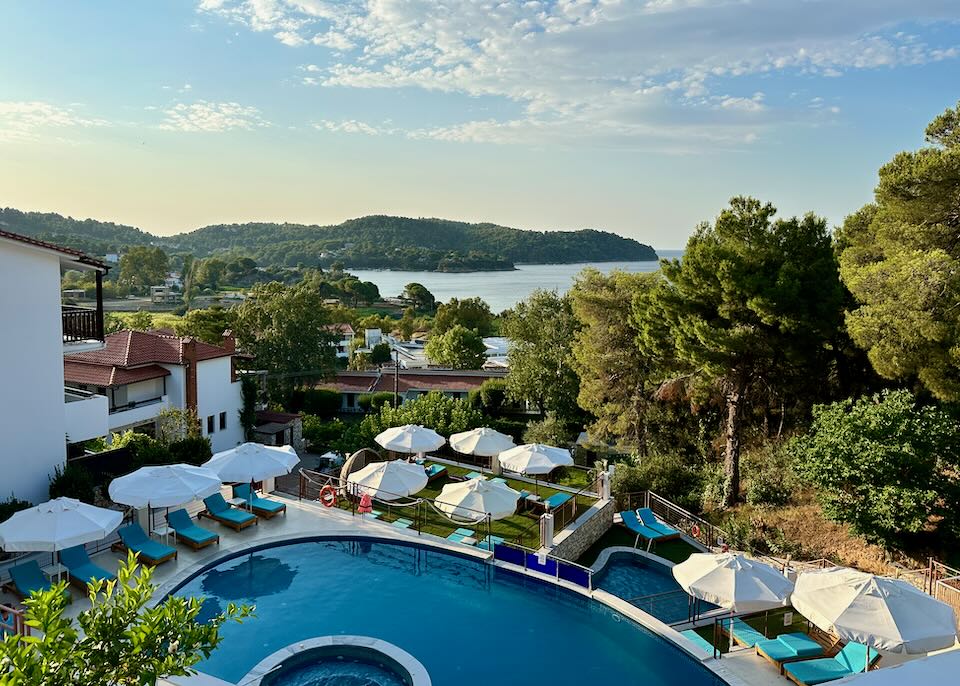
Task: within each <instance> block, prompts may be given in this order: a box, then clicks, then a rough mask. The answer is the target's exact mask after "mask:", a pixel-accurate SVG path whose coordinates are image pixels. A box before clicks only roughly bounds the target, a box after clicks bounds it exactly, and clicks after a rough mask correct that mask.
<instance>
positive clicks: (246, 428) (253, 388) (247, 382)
mask: <svg viewBox="0 0 960 686" xmlns="http://www.w3.org/2000/svg"><path fill="white" fill-rule="evenodd" d="M257 394H258V388H257V381H256V379H254V378H253V377H252V376H250V375H249V374H244V375H243V376H241V377H240V402H241V406H240V411H239V413H238V414H239V415H240V416H239V418H238V419H239V420H240V426H242V427H243V437H244V439H245V440H247V441H249V440H251V439H252V438H253V428H254V427H255V426H256V425H257Z"/></svg>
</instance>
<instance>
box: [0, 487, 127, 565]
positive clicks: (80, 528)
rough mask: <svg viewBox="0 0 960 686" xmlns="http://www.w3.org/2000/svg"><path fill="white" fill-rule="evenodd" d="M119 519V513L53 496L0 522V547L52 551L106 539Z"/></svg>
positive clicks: (9, 549)
mask: <svg viewBox="0 0 960 686" xmlns="http://www.w3.org/2000/svg"><path fill="white" fill-rule="evenodd" d="M122 521H123V513H122V512H117V511H116V510H108V509H106V508H103V507H95V506H93V505H88V504H86V503H82V502H80V501H79V500H74V499H73V498H55V499H53V500H50V501H47V502H45V503H40V504H39V505H36V506H35V507H31V508H28V509H26V510H21V511H20V512H17V513H15V514H14V515H13V516H12V517H10V519H8V520H7V521H5V522H3V523H2V524H0V548H3V549H4V550H6V551H7V552H11V553H12V552H30V551H40V552H50V553H54V552H57V551H58V550H63V549H64V548H70V547H72V546H75V545H81V544H83V543H89V542H90V541H98V540H100V539H101V538H106V537H107V536H109V535H110V534H111V533H113V531H114V530H115V529H116V528H117V527H118V526H120V523H121V522H122Z"/></svg>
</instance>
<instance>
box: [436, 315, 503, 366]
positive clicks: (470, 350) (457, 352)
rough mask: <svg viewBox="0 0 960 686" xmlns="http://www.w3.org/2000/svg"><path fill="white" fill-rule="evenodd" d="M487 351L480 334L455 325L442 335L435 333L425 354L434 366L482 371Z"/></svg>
mask: <svg viewBox="0 0 960 686" xmlns="http://www.w3.org/2000/svg"><path fill="white" fill-rule="evenodd" d="M486 350H487V346H485V345H484V343H483V339H482V338H481V337H480V335H479V334H477V333H476V332H475V331H472V330H471V329H467V328H465V327H463V326H461V325H460V324H455V325H454V326H453V327H452V328H450V329H447V330H446V331H445V332H443V333H441V334H436V333H434V334H433V335H432V336H431V337H430V340H429V341H427V346H426V348H425V349H424V352H425V353H426V354H427V358H428V359H429V360H430V361H431V362H433V363H434V364H438V365H441V366H444V367H451V368H453V369H480V368H481V367H482V366H483V363H484V362H486V360H487V355H486Z"/></svg>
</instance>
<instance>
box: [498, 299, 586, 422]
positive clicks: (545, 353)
mask: <svg viewBox="0 0 960 686" xmlns="http://www.w3.org/2000/svg"><path fill="white" fill-rule="evenodd" d="M579 328H580V324H579V322H578V321H577V318H576V317H575V316H574V314H573V308H572V306H571V301H570V298H569V296H567V295H558V294H557V293H556V291H543V290H537V291H534V292H533V293H532V294H531V295H530V296H529V297H528V298H527V299H526V300H524V301H523V302H521V303H519V304H518V305H517V306H516V307H515V308H514V310H513V311H512V312H511V313H510V314H509V315H508V316H507V318H506V320H505V321H504V323H503V333H504V335H505V336H507V337H508V338H510V339H511V340H512V343H513V345H512V347H511V348H510V354H509V360H510V375H509V376H508V377H507V389H508V394H509V396H510V398H511V400H514V401H517V402H524V401H526V402H530V403H532V404H533V405H535V406H536V407H537V408H538V409H539V410H540V412H541V414H543V413H546V412H547V411H550V412H553V413H554V414H556V416H557V417H558V418H559V419H561V420H563V421H569V420H570V419H572V418H574V417H576V416H577V415H578V414H579V408H578V407H577V394H578V393H579V390H580V378H579V377H578V376H577V372H576V370H575V369H574V362H573V353H572V344H573V340H574V337H575V336H576V334H577V331H578V330H579Z"/></svg>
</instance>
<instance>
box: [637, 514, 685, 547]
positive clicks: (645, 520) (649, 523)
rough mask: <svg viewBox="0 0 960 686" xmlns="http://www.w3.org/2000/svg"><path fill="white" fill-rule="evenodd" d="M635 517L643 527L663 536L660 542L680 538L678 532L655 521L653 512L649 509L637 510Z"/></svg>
mask: <svg viewBox="0 0 960 686" xmlns="http://www.w3.org/2000/svg"><path fill="white" fill-rule="evenodd" d="M637 516H638V517H640V522H641V523H642V524H643V525H644V526H645V527H647V528H648V529H653V530H654V531H656V532H658V533H661V534H663V538H662V539H661V540H663V541H666V540H669V539H671V538H680V535H681V534H680V532H679V531H678V530H676V529H674V528H673V527H672V526H667V525H666V524H662V523H661V522H660V520H658V519H657V516H656V515H655V514H653V510H651V509H650V508H649V507H641V508H640V509H639V510H637Z"/></svg>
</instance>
